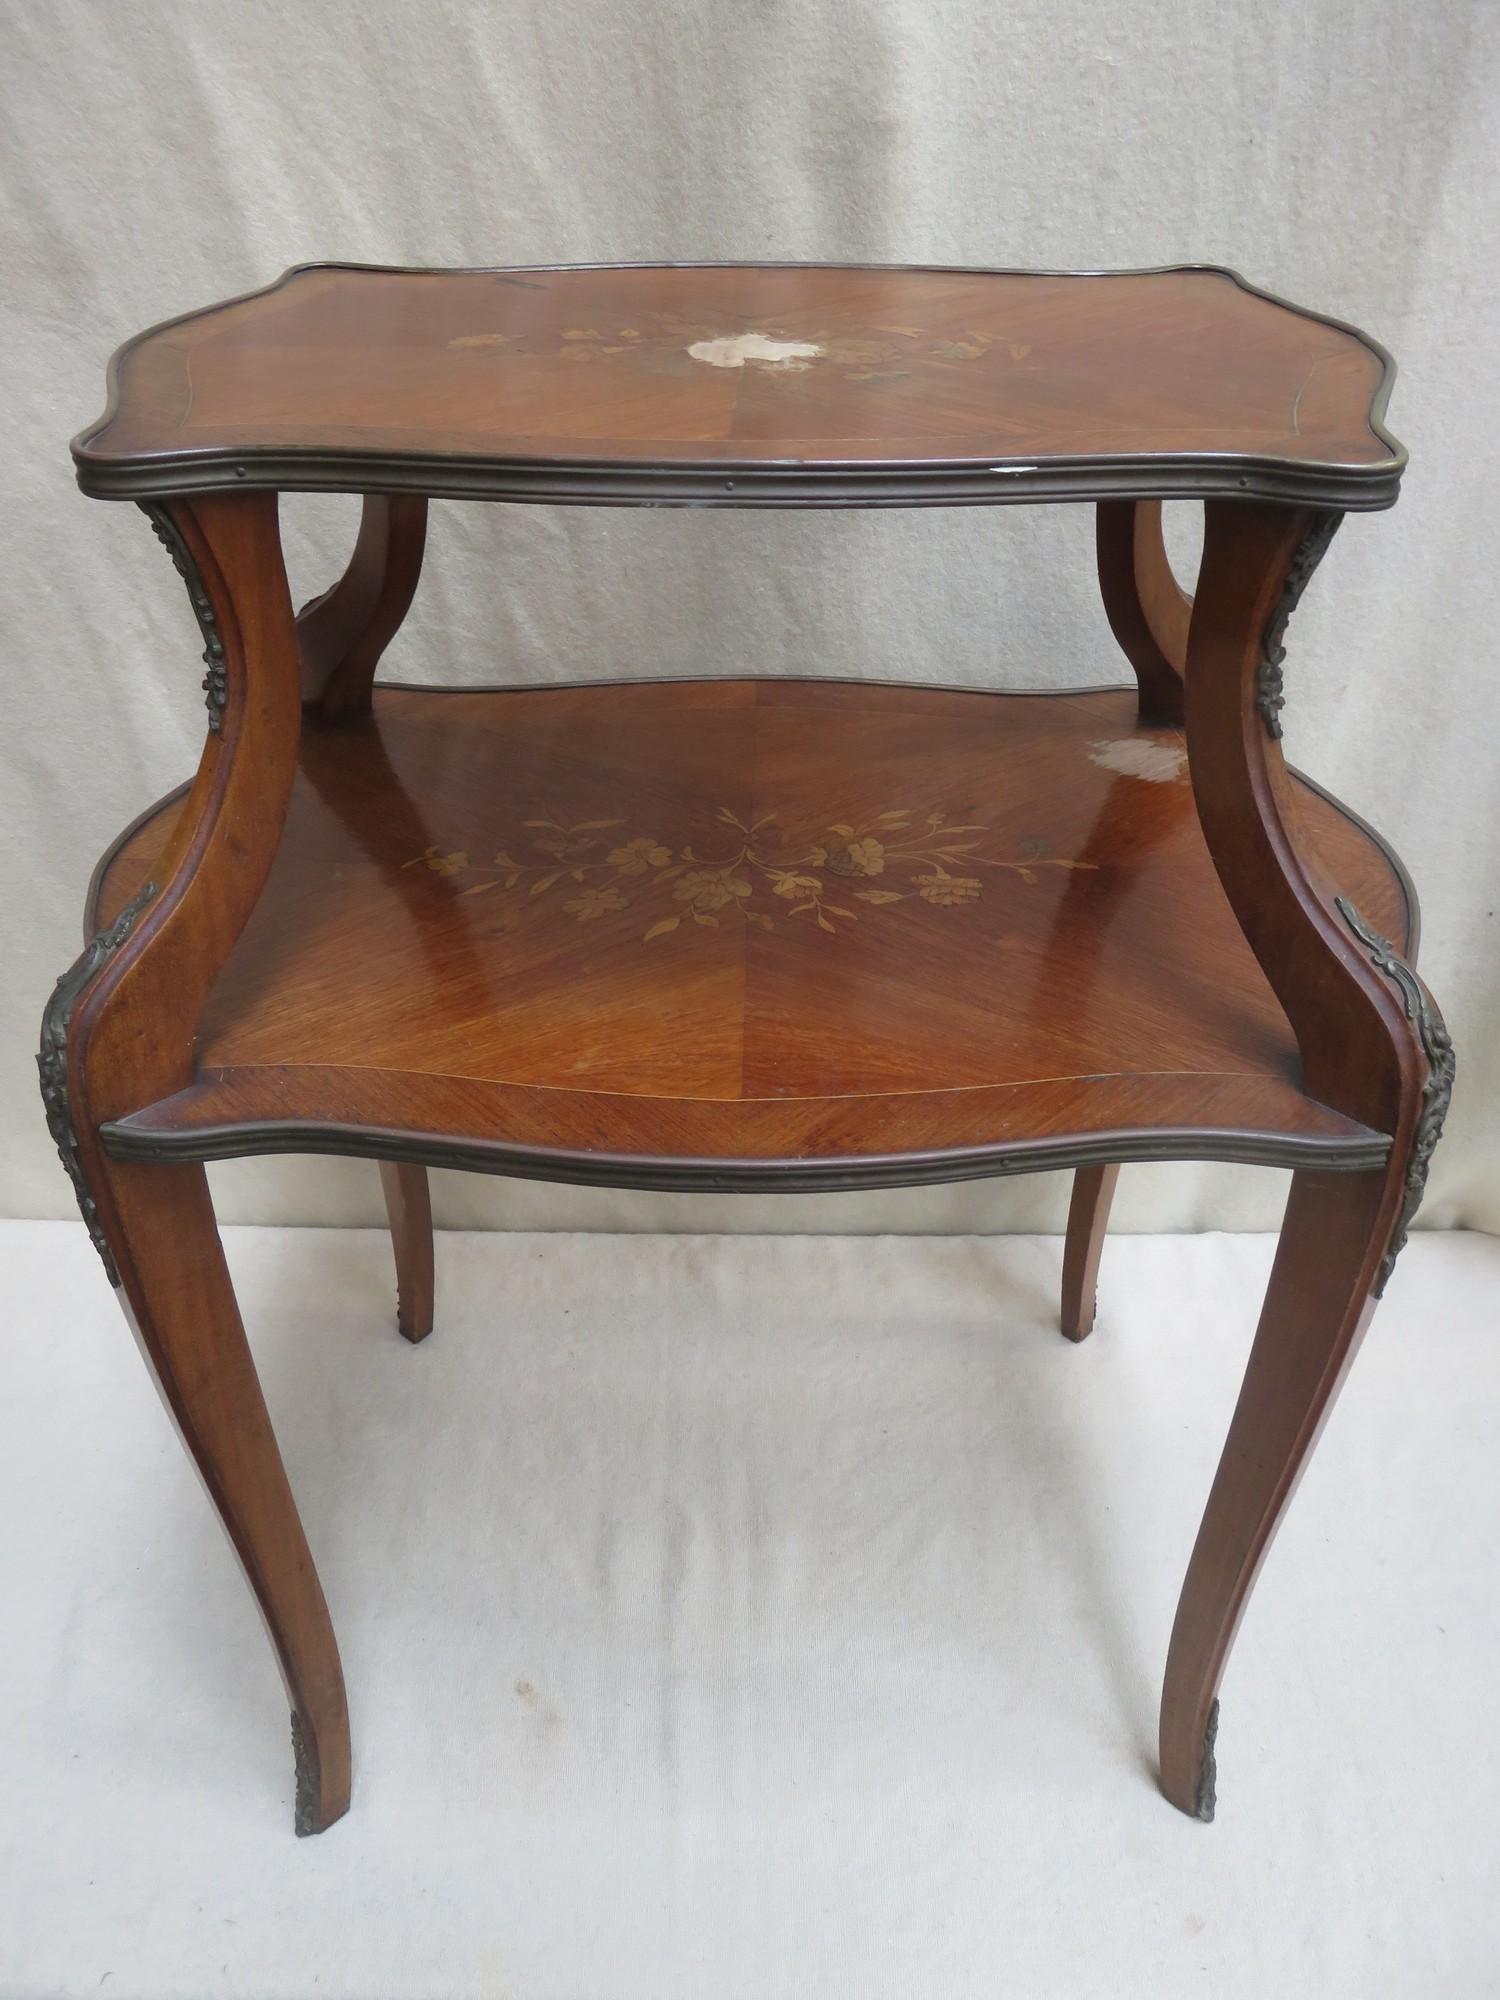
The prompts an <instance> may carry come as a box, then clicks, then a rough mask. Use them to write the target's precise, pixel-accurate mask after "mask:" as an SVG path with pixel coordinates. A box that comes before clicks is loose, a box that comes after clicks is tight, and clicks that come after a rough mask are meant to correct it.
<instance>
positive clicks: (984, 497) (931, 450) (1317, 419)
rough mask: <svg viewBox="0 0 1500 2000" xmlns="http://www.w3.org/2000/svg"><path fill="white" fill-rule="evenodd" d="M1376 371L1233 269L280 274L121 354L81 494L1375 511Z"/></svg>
mask: <svg viewBox="0 0 1500 2000" xmlns="http://www.w3.org/2000/svg"><path fill="white" fill-rule="evenodd" d="M1391 374H1392V364H1391V361H1390V357H1389V356H1388V355H1387V354H1386V353H1385V351H1384V349H1382V348H1381V347H1380V346H1379V345H1378V344H1377V343H1376V342H1374V341H1372V340H1370V339H1368V338H1367V337H1366V336H1365V335H1363V334H1361V333H1359V332H1357V331H1356V330H1354V329H1353V328H1350V327H1347V326H1344V325H1342V324H1341V323H1339V322H1337V321H1334V320H1330V319H1327V318H1324V317H1322V316H1321V315H1318V314H1315V313H1310V312H1306V311H1302V310H1300V309H1299V308H1296V307H1293V306H1290V305H1288V304H1286V303H1285V302H1284V301H1281V300H1278V299H1275V298H1273V297H1272V296H1270V295H1269V294H1267V293H1265V292H1261V291H1259V290H1257V289H1256V288H1255V287H1253V286H1251V285H1249V284H1247V283H1246V282H1245V281H1244V280H1243V279H1242V278H1240V277H1238V276H1237V275H1236V274H1235V273H1233V272H1231V271H1225V270H1220V269H1217V268H1213V267H1208V266H1187V267H1180V268H1175V269H1168V270H1160V271H1144V272H1103V273H1100V272H1095V273H1054V272H1015V271H982V270H957V269H939V268H921V267H881V266H858V265H811V264H763V265H748V264H741V265H734V264H672V265H580V266H558V267H526V268H514V269H503V270H502V269H494V270H450V271H422V270H394V269H382V268H378V267H373V266H363V265H343V264H321V265H319V264H313V265H302V266H298V267H296V268H294V269H293V270H291V271H288V272H287V273H286V274H285V276H284V277H282V278H280V279H279V280H278V281H277V282H276V283H275V284H273V285H271V286H269V287H267V288H266V289H265V290H263V291H259V292H254V293H250V294H248V295H247V296H245V297H243V298H240V299H234V300H231V301H229V302H227V303H225V304H222V305H216V306H212V307H209V308H207V309H206V310H204V311H202V312H196V313H191V314H188V315H187V316H185V317H183V318H180V319H176V320H171V321H168V322H166V323H165V324H163V325H161V326H158V327H154V328H152V329H151V330H149V331H148V332H146V333H143V334H141V335H139V336H137V338H136V339H134V340H132V341H130V342H128V343H127V344H126V346H125V347H123V348H122V349H121V350H120V352H119V353H118V354H117V355H116V356H115V359H114V361H113V363H112V364H111V372H110V398H109V408H108V411H107V413H106V415H105V416H104V418H103V419H101V421H100V422H99V423H97V424H96V425H94V426H93V427H92V428H91V429H89V430H87V431H85V432H84V433H83V434H82V435H81V436H80V437H79V438H78V439H77V440H75V442H74V446H73V451H74V458H75V461H76V464H77V470H78V479H79V483H80V485H81V486H82V487H83V488H84V489H85V491H87V492H91V493H94V494H97V495H100V496H101V497H111V498H129V499H140V498H146V497H150V496H163V495H168V494H182V493H190V492H195V491H204V490H208V489H221V490H222V489H226V488H235V487H241V486H244V487H271V488H276V489H279V490H335V491H355V492H421V493H428V494H445V495H451V496H459V497H474V498H485V499H533V500H551V501H564V500H572V501H594V502H614V503H617V504H626V505H629V504H637V505H663V504H668V505H670V504H687V505H720V506H726V505H727V506H797V505H811V506H861V505H911V504H952V503H958V502H972V501H1013V500H1025V499H1060V500H1066V499H1098V498H1103V497H1107V496H1110V495H1135V496H1142V497H1163V498H1168V497H1191V496H1195V495H1196V496H1213V495H1218V496H1227V497H1236V496H1241V497H1247V498H1249V497H1254V498H1262V499H1276V500H1285V501H1289V502H1300V503H1304V504H1310V505H1321V506H1329V507H1340V508H1352V509H1365V508H1376V507H1384V506H1389V505H1390V504H1391V502H1392V501H1393V500H1394V499H1395V497H1396V490H1397V486H1398V484H1399V480H1400V476H1401V472H1402V470H1403V468H1404V464H1405V453H1404V452H1403V450H1402V449H1401V447H1400V446H1399V445H1398V444H1397V443H1396V441H1395V440H1394V439H1393V438H1392V437H1391V436H1390V435H1389V433H1388V432H1387V431H1386V430H1385V429H1384V427H1383V425H1382V422H1381V415H1382V411H1383V409H1384V404H1385V400H1386V396H1387V393H1388V391H1389V387H1390V380H1391Z"/></svg>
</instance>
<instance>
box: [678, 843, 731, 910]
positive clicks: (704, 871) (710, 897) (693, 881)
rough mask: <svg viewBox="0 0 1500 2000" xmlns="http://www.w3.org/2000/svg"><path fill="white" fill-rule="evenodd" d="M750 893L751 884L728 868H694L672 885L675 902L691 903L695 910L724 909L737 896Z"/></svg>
mask: <svg viewBox="0 0 1500 2000" xmlns="http://www.w3.org/2000/svg"><path fill="white" fill-rule="evenodd" d="M683 851H684V852H686V849H684V850H683ZM749 894H750V884H749V883H748V882H747V881H745V880H744V878H743V877H742V876H739V875H732V874H731V873H730V872H729V869H728V868H693V869H690V870H689V871H688V873H687V874H686V875H683V876H680V877H679V879H678V880H677V881H676V882H675V883H674V884H673V886H672V900H673V902H675V903H687V904H690V905H691V907H692V908H693V909H695V910H722V909H723V907H724V905H725V904H726V903H732V902H733V901H734V899H735V897H736V896H748V895H749Z"/></svg>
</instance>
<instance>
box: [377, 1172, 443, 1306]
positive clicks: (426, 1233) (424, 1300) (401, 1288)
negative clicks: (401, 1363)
mask: <svg viewBox="0 0 1500 2000" xmlns="http://www.w3.org/2000/svg"><path fill="white" fill-rule="evenodd" d="M380 1185H381V1187H382V1188H383V1189H384V1191H385V1209H386V1214H387V1215H388V1216H389V1217H390V1224H391V1248H392V1250H393V1251H394V1252H395V1255H396V1325H397V1327H398V1328H399V1330H400V1332H401V1333H402V1335H403V1336H404V1337H405V1338H406V1339H407V1340H409V1341H411V1342H412V1344H413V1345H415V1344H416V1342H417V1341H419V1340H425V1339H426V1338H427V1336H428V1334H429V1333H431V1331H432V1311H433V1259H432V1191H431V1189H430V1187H429V1186H428V1181H427V1169H426V1168H425V1167H409V1166H404V1165H402V1164H401V1163H400V1162H399V1161H396V1160H382V1161H381V1163H380Z"/></svg>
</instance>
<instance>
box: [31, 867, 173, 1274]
mask: <svg viewBox="0 0 1500 2000" xmlns="http://www.w3.org/2000/svg"><path fill="white" fill-rule="evenodd" d="M155 894H156V884H155V883H154V882H147V883H145V884H144V885H143V886H142V887H141V888H139V889H138V890H137V891H136V893H135V894H134V895H133V896H132V897H131V899H130V901H129V902H128V903H127V904H126V905H125V907H124V909H123V910H121V912H120V914H119V915H118V916H117V917H116V918H115V920H114V922H113V923H112V924H111V925H110V926H109V928H108V929H107V930H103V931H100V933H99V935H98V936H97V937H95V938H93V939H92V940H91V941H90V942H89V943H88V944H87V945H85V947H84V949H83V950H82V952H80V954H79V955H78V957H77V958H76V959H74V961H73V963H72V964H71V965H70V966H69V967H68V970H67V971H66V972H65V973H64V974H63V975H62V977H61V978H60V979H59V980H58V982H57V984H56V985H55V986H54V987H53V989H52V997H51V998H50V999H49V1000H48V1002H47V1006H46V1009H45V1011H44V1012H43V1015H42V1040H41V1047H40V1049H39V1050H38V1052H37V1059H36V1066H37V1072H38V1074H39V1076H40V1079H41V1088H42V1105H43V1108H44V1109H45V1111H46V1114H47V1130H48V1131H49V1132H50V1133H51V1134H52V1142H53V1144H54V1145H55V1146H56V1147H57V1157H58V1158H59V1159H60V1160H61V1161H62V1163H63V1167H64V1169H65V1170H66V1172H67V1176H68V1179H69V1180H70V1181H71V1182H72V1183H73V1193H74V1195H75V1196H76V1197H77V1201H78V1209H79V1213H80V1214H81V1215H82V1217H83V1219H84V1222H85V1224H86V1225H87V1227H88V1232H89V1240H90V1242H92V1244H93V1246H94V1248H95V1249H96V1250H97V1251H98V1252H99V1255H100V1257H101V1258H102V1259H103V1261H104V1270H105V1275H106V1276H107V1277H108V1279H109V1282H110V1283H111V1284H112V1285H114V1286H115V1287H116V1288H117V1289H118V1287H119V1283H120V1274H119V1272H118V1270H117V1269H116V1268H115V1260H114V1258H113V1257H112V1256H111V1254H110V1248H109V1244H108V1243H107V1242H106V1241H105V1237H104V1231H103V1229H102V1228H101V1227H100V1224H99V1210H98V1206H97V1204H96V1203H95V1201H94V1197H93V1196H92V1194H90V1192H89V1189H88V1183H87V1182H86V1181H85V1180H84V1177H83V1168H82V1166H81V1164H80V1163H79V1159H78V1134H77V1132H76V1131H75V1129H74V1126H73V1107H72V1104H71V1102H70V1101H69V1096H68V1025H69V1023H70V1021H71V1020H72V1018H73V1009H74V1007H75V1006H76V1005H77V1003H78V1000H79V998H80V996H81V995H82V993H83V990H84V988H85V987H86V986H87V985H88V983H89V981H90V980H91V979H92V978H93V977H94V974H95V973H96V972H97V971H98V970H99V968H100V967H101V966H102V965H104V964H105V963H106V961H107V960H109V959H111V958H113V956H114V954H115V953H116V952H117V951H118V950H119V948H120V946H121V945H122V944H124V942H125V940H126V939H127V938H128V937H129V936H130V933H131V932H132V931H133V930H134V929H135V926H136V921H137V919H138V918H139V917H140V915H141V913H142V911H143V910H144V909H145V908H146V906H147V904H148V903H149V902H150V901H151V899H152V897H153V896H154V895H155Z"/></svg>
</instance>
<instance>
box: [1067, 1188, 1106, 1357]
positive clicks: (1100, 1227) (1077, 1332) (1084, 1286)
mask: <svg viewBox="0 0 1500 2000" xmlns="http://www.w3.org/2000/svg"><path fill="white" fill-rule="evenodd" d="M1119 1178H1120V1169H1119V1168H1118V1167H1080V1168H1079V1169H1078V1171H1077V1172H1076V1173H1075V1174H1074V1176H1073V1200H1072V1203H1071V1205H1070V1207H1069V1209H1068V1233H1067V1236H1066V1237H1065V1239H1064V1241H1063V1274H1062V1330H1063V1332H1064V1333H1065V1334H1066V1335H1067V1337H1068V1339H1069V1340H1083V1339H1085V1338H1086V1337H1087V1336H1088V1335H1089V1334H1090V1333H1092V1331H1093V1328H1094V1310H1095V1304H1096V1299H1095V1292H1096V1288H1097V1286H1098V1282H1099V1253H1100V1252H1101V1251H1102V1250H1103V1248H1104V1237H1105V1232H1106V1231H1107V1230H1108V1228H1109V1210H1110V1204H1111V1203H1112V1202H1113V1200H1114V1198H1115V1183H1116V1182H1117V1181H1118V1180H1119Z"/></svg>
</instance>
